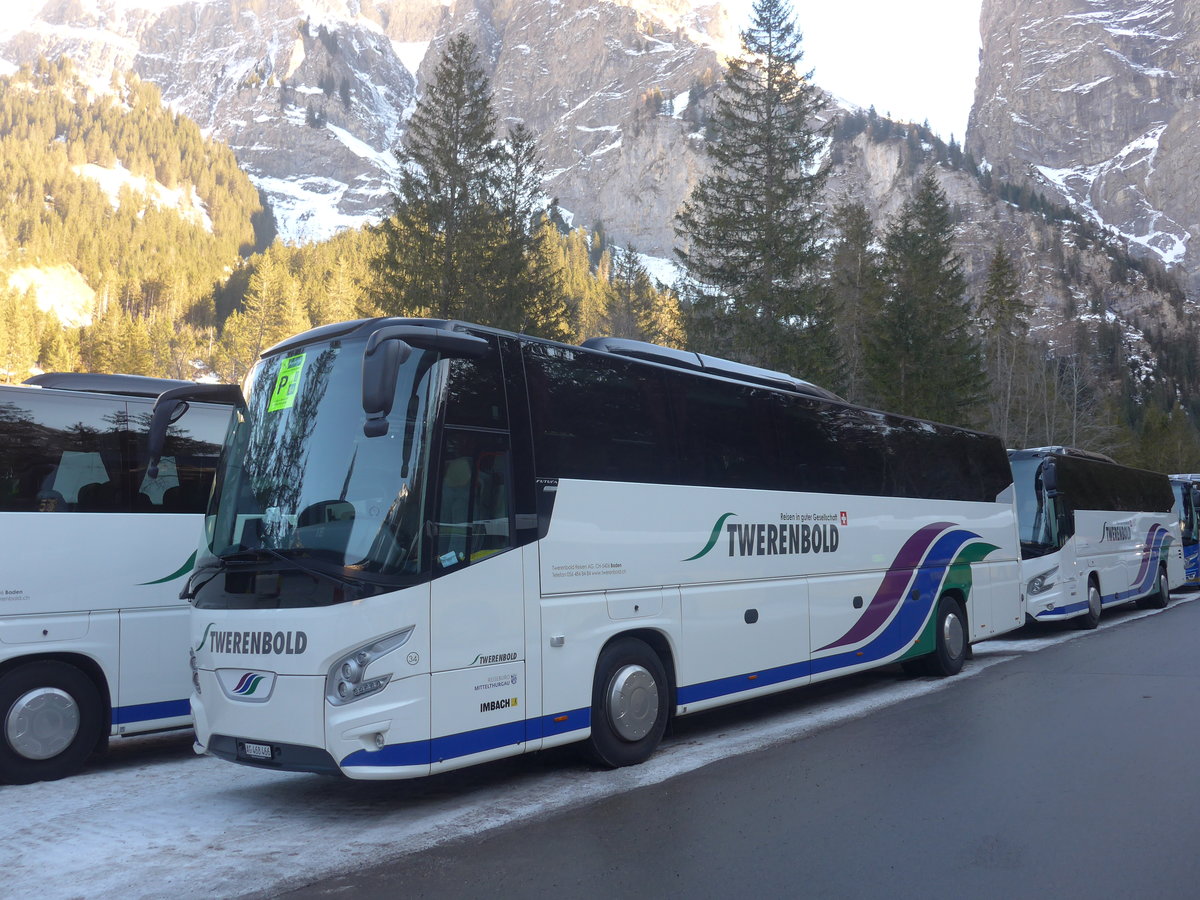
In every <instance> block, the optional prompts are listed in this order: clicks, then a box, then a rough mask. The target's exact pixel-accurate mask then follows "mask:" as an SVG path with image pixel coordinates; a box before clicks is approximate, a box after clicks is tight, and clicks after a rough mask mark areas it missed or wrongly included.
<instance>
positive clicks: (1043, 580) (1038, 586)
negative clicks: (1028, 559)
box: [1027, 566, 1058, 597]
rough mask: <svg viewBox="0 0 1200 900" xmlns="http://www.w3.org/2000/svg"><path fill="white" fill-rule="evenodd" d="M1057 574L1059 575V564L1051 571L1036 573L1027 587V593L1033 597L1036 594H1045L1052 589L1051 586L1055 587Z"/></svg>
mask: <svg viewBox="0 0 1200 900" xmlns="http://www.w3.org/2000/svg"><path fill="white" fill-rule="evenodd" d="M1056 575H1058V566H1055V567H1054V568H1053V569H1050V570H1049V571H1046V572H1043V573H1042V574H1040V575H1034V576H1033V577H1032V578H1030V579H1029V585H1028V587H1027V593H1028V594H1029V596H1030V597H1032V596H1033V595H1034V594H1043V593H1045V592H1046V591H1048V590H1050V588H1052V587H1054V583H1055V582H1054V578H1055V576H1056Z"/></svg>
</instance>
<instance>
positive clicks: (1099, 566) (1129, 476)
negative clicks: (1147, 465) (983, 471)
mask: <svg viewBox="0 0 1200 900" xmlns="http://www.w3.org/2000/svg"><path fill="white" fill-rule="evenodd" d="M1009 458H1010V460H1011V462H1012V470H1013V482H1014V485H1015V487H1016V492H1017V518H1018V520H1019V521H1020V526H1021V556H1022V577H1023V578H1024V579H1025V603H1026V610H1027V613H1028V615H1029V618H1030V619H1032V620H1034V621H1039V622H1049V621H1056V620H1063V619H1071V618H1074V619H1075V620H1076V623H1077V624H1078V625H1079V627H1080V628H1095V627H1096V625H1097V624H1098V623H1099V621H1100V614H1101V612H1102V611H1103V610H1104V609H1105V608H1106V607H1109V606H1114V605H1117V604H1120V603H1128V602H1131V601H1136V602H1137V605H1138V606H1141V607H1143V608H1147V609H1151V608H1157V609H1161V608H1162V607H1164V606H1166V605H1167V602H1168V600H1169V599H1170V592H1171V590H1172V589H1173V588H1175V587H1178V586H1179V585H1181V584H1182V583H1183V554H1182V543H1181V541H1180V535H1179V519H1178V518H1177V517H1176V515H1175V514H1174V513H1172V504H1173V500H1174V496H1173V494H1172V491H1171V483H1170V481H1169V479H1168V478H1167V476H1166V475H1160V474H1158V473H1157V472H1147V471H1145V470H1142V469H1133V468H1129V467H1128V466H1122V465H1119V464H1117V463H1116V462H1114V461H1113V460H1111V459H1109V458H1108V457H1107V456H1102V455H1101V454H1098V453H1090V452H1087V451H1084V450H1077V449H1073V448H1069V447H1037V448H1032V449H1028V450H1011V451H1009Z"/></svg>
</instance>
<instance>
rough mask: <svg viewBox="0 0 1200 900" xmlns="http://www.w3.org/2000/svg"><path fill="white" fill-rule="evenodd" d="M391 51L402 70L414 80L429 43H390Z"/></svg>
mask: <svg viewBox="0 0 1200 900" xmlns="http://www.w3.org/2000/svg"><path fill="white" fill-rule="evenodd" d="M392 49H393V50H394V51H395V52H396V56H397V57H398V58H399V59H400V62H401V64H402V65H403V66H404V68H406V69H408V71H409V72H410V73H411V74H412V76H413V78H416V77H417V69H419V68H420V67H421V60H423V59H424V58H425V51H426V50H428V49H429V41H392Z"/></svg>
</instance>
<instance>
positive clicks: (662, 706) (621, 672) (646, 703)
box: [588, 638, 670, 769]
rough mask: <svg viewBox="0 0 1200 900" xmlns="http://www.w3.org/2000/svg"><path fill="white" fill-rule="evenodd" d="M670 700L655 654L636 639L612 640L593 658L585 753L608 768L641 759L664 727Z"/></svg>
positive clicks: (649, 753)
mask: <svg viewBox="0 0 1200 900" xmlns="http://www.w3.org/2000/svg"><path fill="white" fill-rule="evenodd" d="M669 703H670V692H669V691H668V689H667V672H666V669H664V668H663V664H662V660H660V659H659V658H658V654H657V653H655V652H654V651H653V650H651V649H650V647H649V646H648V645H647V644H646V643H645V642H644V641H640V640H638V639H637V638H620V639H618V640H616V641H613V642H612V643H611V644H609V645H608V646H607V647H605V648H604V650H603V651H602V652H601V653H600V659H599V660H598V661H597V663H596V677H595V681H594V682H593V684H592V736H591V738H590V740H589V743H588V752H589V755H590V756H591V757H592V758H593V759H594V760H595V761H596V762H597V763H599V764H600V765H602V766H605V767H607V768H610V769H616V768H619V767H621V766H634V765H637V764H638V763H641V762H645V761H646V760H647V759H649V758H650V755H651V754H652V753H654V751H655V749H657V747H658V744H659V742H660V741H661V740H662V736H663V732H665V731H666V728H667V718H668V716H669V714H670V708H669Z"/></svg>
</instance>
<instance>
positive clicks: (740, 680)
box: [676, 660, 812, 706]
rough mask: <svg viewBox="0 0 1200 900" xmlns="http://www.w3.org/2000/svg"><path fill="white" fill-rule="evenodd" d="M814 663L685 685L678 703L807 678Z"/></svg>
mask: <svg viewBox="0 0 1200 900" xmlns="http://www.w3.org/2000/svg"><path fill="white" fill-rule="evenodd" d="M811 667H812V663H810V662H808V661H807V660H806V661H804V662H798V663H789V664H788V665H786V666H778V667H776V668H774V669H765V670H763V671H761V672H747V673H746V674H745V675H731V676H729V677H728V678H717V679H716V680H714V681H703V682H701V683H700V684H688V685H684V686H682V687H680V688H679V690H678V691H676V695H677V697H676V699H677V702H678V703H680V704H681V705H683V706H686V705H687V704H689V703H699V702H700V701H701V700H712V699H714V698H715V697H726V696H728V695H730V694H740V693H741V692H742V691H753V690H757V689H758V688H761V687H768V686H770V685H773V684H781V683H782V682H784V681H792V680H794V679H796V678H805V677H807V676H808V675H809V674H810V673H811Z"/></svg>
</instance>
